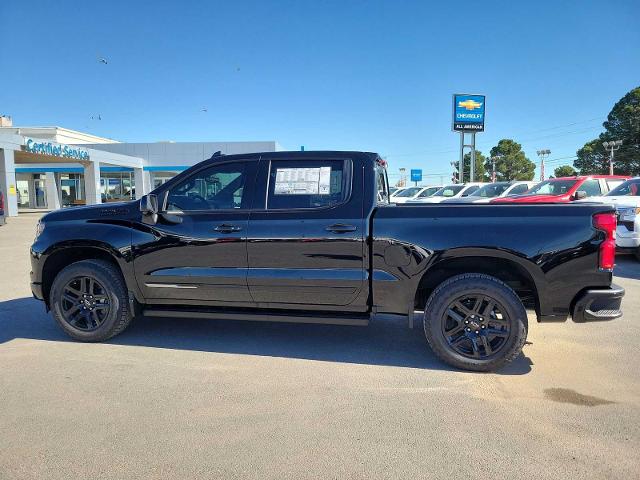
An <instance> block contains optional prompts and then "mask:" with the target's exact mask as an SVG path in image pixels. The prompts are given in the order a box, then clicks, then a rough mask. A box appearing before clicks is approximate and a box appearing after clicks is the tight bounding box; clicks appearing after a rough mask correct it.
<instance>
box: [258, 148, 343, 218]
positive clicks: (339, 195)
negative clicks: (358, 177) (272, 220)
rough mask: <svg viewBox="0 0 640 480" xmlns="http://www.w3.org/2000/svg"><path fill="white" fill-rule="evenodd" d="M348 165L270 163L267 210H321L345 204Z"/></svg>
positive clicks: (332, 163)
mask: <svg viewBox="0 0 640 480" xmlns="http://www.w3.org/2000/svg"><path fill="white" fill-rule="evenodd" d="M347 164H349V165H350V161H345V160H274V161H272V162H271V168H270V172H269V185H268V190H267V209H268V210H286V209H295V208H323V207H331V206H334V205H338V204H340V203H343V202H345V201H346V199H347V197H348V194H349V189H350V186H351V183H350V176H351V172H350V168H347V167H346V165H347Z"/></svg>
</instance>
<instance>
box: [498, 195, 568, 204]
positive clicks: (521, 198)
mask: <svg viewBox="0 0 640 480" xmlns="http://www.w3.org/2000/svg"><path fill="white" fill-rule="evenodd" d="M570 201H571V195H570V194H565V195H513V196H511V197H502V198H495V199H493V200H491V203H568V202H570Z"/></svg>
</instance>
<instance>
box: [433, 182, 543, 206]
mask: <svg viewBox="0 0 640 480" xmlns="http://www.w3.org/2000/svg"><path fill="white" fill-rule="evenodd" d="M534 185H535V182H524V181H523V182H520V181H517V182H495V183H488V184H486V185H483V186H482V187H480V188H479V189H478V190H476V191H475V192H473V193H472V194H470V195H467V196H466V197H458V198H449V199H446V200H444V201H443V202H442V203H489V202H490V201H491V199H492V198H498V197H508V196H509V195H518V194H522V193H524V192H526V191H527V190H529V189H530V188H531V187H532V186H534Z"/></svg>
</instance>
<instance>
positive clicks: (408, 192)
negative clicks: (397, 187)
mask: <svg viewBox="0 0 640 480" xmlns="http://www.w3.org/2000/svg"><path fill="white" fill-rule="evenodd" d="M427 188H428V187H407V188H405V189H404V190H402V192H400V193H398V194H397V195H394V196H393V197H391V201H392V202H394V203H406V202H408V201H409V200H413V199H414V198H416V197H417V196H418V195H419V194H420V192H422V191H424V190H425V189H427Z"/></svg>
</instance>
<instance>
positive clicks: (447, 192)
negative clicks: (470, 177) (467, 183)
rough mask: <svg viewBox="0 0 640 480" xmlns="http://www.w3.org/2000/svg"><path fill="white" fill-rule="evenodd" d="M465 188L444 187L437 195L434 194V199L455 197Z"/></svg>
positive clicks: (459, 186) (457, 186)
mask: <svg viewBox="0 0 640 480" xmlns="http://www.w3.org/2000/svg"><path fill="white" fill-rule="evenodd" d="M463 188H464V185H447V186H446V187H442V188H441V189H440V190H438V191H437V192H436V193H434V194H433V196H434V197H453V196H454V195H457V194H458V193H460V191H461V190H462V189H463Z"/></svg>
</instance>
